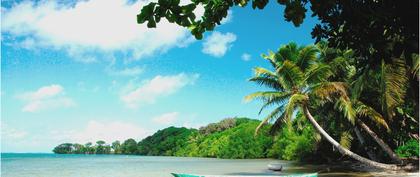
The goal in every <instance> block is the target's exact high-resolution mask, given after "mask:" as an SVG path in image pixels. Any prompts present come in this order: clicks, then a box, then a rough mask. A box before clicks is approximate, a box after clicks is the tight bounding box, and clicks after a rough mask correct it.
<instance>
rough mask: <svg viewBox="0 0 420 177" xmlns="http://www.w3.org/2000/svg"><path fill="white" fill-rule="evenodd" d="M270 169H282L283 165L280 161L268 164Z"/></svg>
mask: <svg viewBox="0 0 420 177" xmlns="http://www.w3.org/2000/svg"><path fill="white" fill-rule="evenodd" d="M268 169H269V170H272V171H281V170H282V169H283V165H281V164H278V163H273V164H268Z"/></svg>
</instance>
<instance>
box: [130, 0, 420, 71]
mask: <svg viewBox="0 0 420 177" xmlns="http://www.w3.org/2000/svg"><path fill="white" fill-rule="evenodd" d="M248 3H251V6H252V8H253V9H264V7H265V6H266V5H267V4H268V3H269V0H252V1H250V0H192V1H191V3H189V4H185V5H181V4H180V0H159V1H158V2H152V3H149V4H148V5H146V6H144V7H142V9H141V12H140V13H139V14H138V15H137V22H138V23H145V22H147V26H148V27H149V28H155V27H156V23H158V22H160V20H161V19H162V18H165V19H167V20H168V21H169V22H170V23H176V24H178V25H180V26H183V27H186V28H188V29H189V30H190V31H191V33H192V34H193V35H194V36H195V37H196V38H197V39H202V38H203V33H205V32H206V31H212V30H213V29H214V28H215V27H216V26H217V25H220V24H221V21H222V20H223V18H225V17H226V16H227V14H228V10H229V9H230V8H232V7H234V6H238V7H245V6H247V4H248ZM277 3H278V4H279V5H281V6H284V12H283V14H284V20H285V21H288V22H292V23H293V24H294V25H295V26H299V25H301V24H302V23H303V22H304V19H305V17H306V14H307V12H308V11H309V10H310V12H311V16H313V17H317V18H318V20H319V22H318V23H317V24H316V25H315V26H314V27H313V29H312V33H311V34H312V37H313V38H315V39H316V41H317V42H318V41H321V40H327V41H328V43H329V45H330V46H331V47H336V48H339V49H347V48H351V49H354V51H355V52H356V56H358V57H359V58H358V62H357V63H356V65H357V66H358V67H359V68H361V67H364V66H370V67H372V66H376V65H379V64H380V63H381V60H385V62H387V63H388V62H391V61H392V58H399V57H403V58H405V60H406V62H407V64H408V65H410V66H412V65H415V64H416V61H413V60H415V59H413V55H412V54H414V53H418V50H419V46H418V38H419V15H418V12H419V1H418V0H404V1H395V0H379V1H378V0H344V1H342V0H325V1H317V0H277ZM197 6H203V7H204V15H203V16H202V17H196V15H195V14H194V10H195V9H196V8H197ZM275 20H276V19H273V23H275ZM279 30H281V29H279ZM414 58H416V57H414ZM417 58H418V56H417Z"/></svg>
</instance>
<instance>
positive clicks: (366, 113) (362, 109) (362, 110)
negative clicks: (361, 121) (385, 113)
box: [355, 101, 390, 131]
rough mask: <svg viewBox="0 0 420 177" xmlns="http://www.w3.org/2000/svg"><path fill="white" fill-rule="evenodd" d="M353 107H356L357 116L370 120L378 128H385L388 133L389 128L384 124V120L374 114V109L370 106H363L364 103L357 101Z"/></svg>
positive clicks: (376, 113) (379, 115) (377, 114)
mask: <svg viewBox="0 0 420 177" xmlns="http://www.w3.org/2000/svg"><path fill="white" fill-rule="evenodd" d="M355 105H356V114H357V115H358V116H363V117H367V118H370V119H371V120H372V121H373V122H375V123H376V124H377V125H378V126H382V127H385V128H386V129H387V130H388V131H390V129H389V126H388V124H387V123H386V121H385V119H384V118H383V117H382V115H381V114H379V113H378V112H376V110H375V109H373V108H372V107H370V106H367V105H365V104H364V103H362V102H360V101H358V102H357V103H356V104H355Z"/></svg>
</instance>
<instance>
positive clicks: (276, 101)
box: [258, 92, 291, 115]
mask: <svg viewBox="0 0 420 177" xmlns="http://www.w3.org/2000/svg"><path fill="white" fill-rule="evenodd" d="M290 95H291V94H290V93H286V92H284V95H281V96H280V95H279V96H277V97H272V98H270V99H268V100H264V104H263V105H262V106H261V108H260V111H258V115H259V114H261V112H262V111H263V110H264V109H266V108H267V107H270V106H273V105H281V106H283V105H285V104H286V103H287V102H288V101H289V98H290Z"/></svg>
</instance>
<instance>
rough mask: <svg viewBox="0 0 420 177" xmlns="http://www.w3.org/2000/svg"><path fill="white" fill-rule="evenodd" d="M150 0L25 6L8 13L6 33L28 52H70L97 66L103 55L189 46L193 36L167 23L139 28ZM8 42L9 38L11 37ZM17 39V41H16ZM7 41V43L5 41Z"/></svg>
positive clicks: (140, 53)
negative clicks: (138, 17)
mask: <svg viewBox="0 0 420 177" xmlns="http://www.w3.org/2000/svg"><path fill="white" fill-rule="evenodd" d="M148 2H150V1H137V2H135V3H127V1H126V0H107V1H103V0H89V1H77V2H75V3H73V4H63V3H59V2H56V1H38V2H34V1H23V2H19V3H16V4H15V5H13V6H12V7H11V8H8V9H6V8H2V16H1V21H2V27H1V28H2V34H3V35H5V34H6V35H9V36H11V37H9V38H8V39H13V40H10V41H9V42H13V43H17V44H16V45H19V46H20V47H23V48H37V47H50V48H53V49H57V50H65V51H67V53H68V54H69V56H71V57H73V58H74V59H75V60H77V61H82V62H94V61H96V60H97V58H96V55H95V54H97V53H101V54H104V55H103V56H107V55H108V54H113V53H114V52H124V53H129V54H130V55H129V58H131V59H140V58H142V57H145V56H150V55H153V54H156V53H159V52H164V51H166V50H167V49H170V48H172V47H176V46H178V44H184V45H185V44H186V43H185V42H184V41H185V40H188V39H189V37H190V34H189V31H188V30H187V29H185V28H182V27H179V26H177V25H176V24H170V23H169V22H167V21H166V20H164V19H163V20H162V21H161V22H160V23H159V24H158V28H155V29H149V28H147V27H146V25H145V24H142V25H139V24H137V21H136V15H137V14H138V13H139V12H140V9H141V7H142V6H143V5H145V4H147V3H148ZM5 38H7V37H5ZM16 40H17V42H16ZM2 42H3V41H2Z"/></svg>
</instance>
